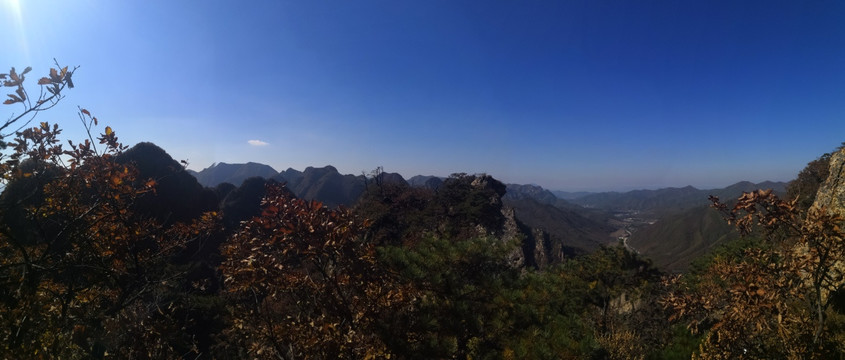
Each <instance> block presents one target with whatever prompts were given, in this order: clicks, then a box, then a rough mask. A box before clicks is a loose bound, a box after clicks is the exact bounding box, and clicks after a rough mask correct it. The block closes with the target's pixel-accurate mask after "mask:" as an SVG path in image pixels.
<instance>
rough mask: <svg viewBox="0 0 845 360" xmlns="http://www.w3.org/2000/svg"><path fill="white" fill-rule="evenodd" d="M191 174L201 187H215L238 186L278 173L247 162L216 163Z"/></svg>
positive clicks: (267, 166) (270, 168)
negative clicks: (256, 178)
mask: <svg viewBox="0 0 845 360" xmlns="http://www.w3.org/2000/svg"><path fill="white" fill-rule="evenodd" d="M193 174H194V176H195V177H196V178H197V181H199V183H200V184H202V185H203V186H207V187H215V186H217V185H219V184H222V183H230V184H232V185H235V186H240V185H241V183H242V182H244V180H246V179H247V178H251V177H255V176H259V177H263V178H265V179H269V178H272V177H274V176H276V175H278V174H279V172H278V171H276V170H275V169H273V168H272V167H270V166H269V165H264V164H259V163H254V162H248V163H246V164H227V163H217V164H214V165H211V166H209V167H207V168H205V169H203V170H202V171H200V172H193Z"/></svg>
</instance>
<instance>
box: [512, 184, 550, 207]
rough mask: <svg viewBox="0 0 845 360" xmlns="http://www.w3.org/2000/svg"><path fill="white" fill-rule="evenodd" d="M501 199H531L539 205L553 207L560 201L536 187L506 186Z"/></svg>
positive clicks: (546, 191) (548, 192)
mask: <svg viewBox="0 0 845 360" xmlns="http://www.w3.org/2000/svg"><path fill="white" fill-rule="evenodd" d="M502 199H511V200H524V199H533V200H535V201H537V202H539V203H541V204H550V205H554V204H556V203H558V202H559V201H561V199H559V198H558V197H557V196H555V194H553V193H552V192H551V191H549V190H546V189H544V188H542V187H540V186H538V185H520V184H507V192H506V193H505V196H503V197H502Z"/></svg>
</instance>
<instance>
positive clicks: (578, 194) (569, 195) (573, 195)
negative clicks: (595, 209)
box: [552, 190, 595, 200]
mask: <svg viewBox="0 0 845 360" xmlns="http://www.w3.org/2000/svg"><path fill="white" fill-rule="evenodd" d="M552 194H555V196H557V197H558V198H559V199H563V200H572V199H577V198H582V197H585V196H587V195H592V194H595V193H593V192H589V191H575V192H569V191H560V190H552Z"/></svg>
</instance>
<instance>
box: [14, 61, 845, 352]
mask: <svg viewBox="0 0 845 360" xmlns="http://www.w3.org/2000/svg"><path fill="white" fill-rule="evenodd" d="M28 72H29V69H27V70H26V71H24V72H23V73H20V74H18V73H16V72H15V69H14V68H13V69H12V70H11V71H10V72H9V73H7V74H0V80H5V81H4V86H5V87H7V88H11V89H12V91H13V92H14V94H11V95H10V96H9V100H7V101H6V103H7V104H9V105H13V106H22V108H23V111H22V112H21V114H20V115H18V116H12V117H10V118H9V119H8V121H7V122H6V123H5V125H3V126H2V127H0V131H2V130H4V129H12V128H14V127H19V129H17V131H14V132H12V133H9V134H8V135H4V136H3V139H2V140H3V141H4V143H3V146H4V149H5V151H4V152H3V155H2V156H3V157H2V159H1V160H2V162H0V175H1V176H2V180H3V184H4V189H3V192H2V195H0V254H2V256H0V338H2V344H3V345H2V348H0V357H3V358H64V359H83V358H86V359H87V358H101V359H102V358H120V359H122V358H133V359H138V358H140V359H164V358H189V359H195V358H219V359H240V358H281V359H298V358H317V359H323V358H353V359H358V358H363V359H376V358H385V359H386V358H409V359H410V358H414V359H416V358H419V359H430V358H460V359H470V358H473V359H479V358H485V359H501V358H504V359H561V358H563V359H566V358H571V359H583V358H586V359H589V358H594V359H682V358H690V357H697V358H713V359H723V358H835V357H841V356H842V353H843V351H845V343H843V341H845V336H843V335H845V332H843V326H845V317H843V313H842V312H843V311H845V306H843V300H842V299H843V297H842V291H841V288H842V278H843V273H842V270H841V262H842V260H843V259H842V257H843V254H845V248H843V246H845V242H843V235H842V230H841V229H840V228H839V227H838V225H839V224H840V223H841V221H842V219H841V218H839V217H838V216H835V215H831V214H828V213H827V212H825V211H823V210H820V209H817V208H811V207H809V206H804V205H802V204H804V203H805V202H806V201H807V200H806V199H807V198H806V194H807V193H810V192H812V189H817V188H818V184H819V183H820V180H819V179H820V178H821V176H820V175H819V174H821V170H818V169H820V168H821V167H822V166H821V165H820V164H818V163H815V162H814V163H811V165H810V166H809V167H808V170H805V171H804V172H802V173H801V174H800V175H799V179H798V180H796V182H794V184H795V185H794V186H793V187H791V188H790V192H791V193H793V192H794V193H796V194H800V195H801V196H799V197H796V198H795V199H797V200H789V201H787V200H782V199H780V198H778V197H777V196H775V195H774V194H772V193H771V192H766V191H755V192H750V193H746V194H744V195H743V196H742V197H741V198H740V199H739V200H738V201H737V203H736V204H735V205H733V206H728V205H725V204H724V203H723V202H722V201H720V200H718V199H715V198H714V199H713V204H714V206H715V207H716V209H717V210H718V211H720V212H721V213H722V215H723V217H724V218H725V219H726V220H727V221H728V222H729V223H730V224H732V225H735V226H736V227H737V228H738V229H739V231H740V232H741V233H742V234H743V235H745V236H744V237H742V238H741V239H739V240H734V241H727V242H726V245H724V246H722V247H720V248H719V249H718V250H716V251H714V252H712V253H711V254H710V255H708V256H707V257H705V258H701V259H699V260H697V261H696V262H695V263H694V265H693V266H692V269H691V270H690V271H689V272H688V273H686V274H683V275H672V276H670V275H666V274H662V273H661V272H659V271H657V270H656V269H655V268H654V267H653V266H652V265H651V263H650V262H649V261H647V260H644V259H642V258H640V257H639V256H638V255H637V254H635V253H632V252H630V251H628V250H626V248H625V247H623V246H610V247H599V248H597V249H596V250H595V251H593V252H591V253H588V254H583V255H579V256H577V257H571V258H566V259H563V260H560V259H557V260H556V261H553V262H549V263H547V264H545V265H546V266H543V267H542V268H541V267H539V266H538V265H537V262H536V261H535V262H532V261H530V259H528V258H526V255H525V254H527V253H530V252H531V251H533V249H528V250H531V251H527V252H526V249H525V246H526V245H525V244H526V242H525V241H524V239H525V238H526V237H529V236H533V235H532V234H531V232H530V231H526V229H525V226H524V225H522V224H519V223H514V222H513V221H512V220H511V219H510V218H509V217H508V215H507V212H506V211H503V202H502V196H503V195H504V193H505V186H504V185H503V184H502V183H500V182H498V181H497V180H495V179H493V178H492V177H490V176H486V175H467V174H454V175H453V176H451V177H450V178H448V179H446V180H444V181H443V182H442V183H440V184H438V186H436V187H411V186H409V185H408V184H407V183H400V182H390V181H383V178H380V176H381V173H380V172H379V171H376V172H374V174H373V175H372V178H371V179H370V181H368V182H367V186H366V189H364V190H363V191H364V193H363V196H362V197H361V199H360V200H359V201H358V203H357V204H356V206H354V207H352V208H349V209H347V208H343V207H339V208H331V207H327V206H324V205H323V204H321V203H319V202H316V201H306V200H303V199H299V198H296V197H295V196H294V195H293V193H292V192H291V191H290V190H288V189H287V188H286V187H285V185H283V184H281V183H279V182H276V181H272V180H271V181H264V180H260V179H248V180H246V181H245V182H244V183H243V185H242V186H241V187H238V188H235V187H226V186H220V187H218V188H215V189H204V188H202V187H201V186H199V185H198V183H197V182H196V180H195V179H193V178H192V177H190V176H189V175H188V174H187V173H186V172H185V171H184V169H183V168H182V167H181V166H180V165H179V164H178V163H177V162H175V161H173V160H172V159H170V158H169V156H166V154H164V153H163V152H162V151H160V149H158V148H157V147H154V146H153V145H151V144H142V145H141V146H140V147H135V148H133V149H131V150H127V149H126V147H124V146H123V145H121V144H120V143H119V142H118V138H117V136H116V132H115V131H114V130H113V129H111V128H110V127H105V128H104V129H103V131H102V133H101V134H100V135H99V136H98V137H96V138H95V135H94V132H95V131H96V129H97V128H98V120H97V119H96V118H95V117H93V116H92V115H91V113H90V112H89V111H88V110H85V109H80V112H79V117H80V119H81V120H82V126H84V129H85V130H87V132H88V134H89V139H83V141H81V142H69V143H68V145H69V146H68V147H64V143H63V141H62V140H61V139H60V135H61V129H60V128H59V126H57V125H55V124H54V125H51V124H48V123H47V122H41V123H39V124H37V126H34V127H28V122H29V121H31V120H32V118H31V117H29V118H27V116H33V115H34V114H37V113H38V112H39V111H42V110H44V109H46V108H48V107H49V106H50V105H51V104H54V103H55V101H58V100H60V99H61V97H62V96H63V95H62V94H63V91H64V90H65V89H66V88H70V87H72V82H71V76H72V74H73V70H68V69H67V68H61V67H59V68H58V69H51V71H50V74H49V76H47V77H44V78H42V79H41V80H39V81H38V84H39V86H42V88H44V89H46V90H44V92H42V95H41V97H40V98H36V99H31V98H30V97H29V95H28V93H27V92H26V90H25V88H24V87H23V84H24V80H25V77H24V76H25V75H26V74H27V73H28ZM7 131H8V130H7ZM825 160H826V159H825ZM435 188H436V189H435ZM793 189H795V190H793Z"/></svg>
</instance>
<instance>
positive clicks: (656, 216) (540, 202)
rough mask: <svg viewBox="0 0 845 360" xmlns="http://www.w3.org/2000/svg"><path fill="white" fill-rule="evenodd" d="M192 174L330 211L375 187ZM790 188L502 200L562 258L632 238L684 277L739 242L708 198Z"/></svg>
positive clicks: (433, 181) (336, 176)
mask: <svg viewBox="0 0 845 360" xmlns="http://www.w3.org/2000/svg"><path fill="white" fill-rule="evenodd" d="M193 174H194V176H195V177H196V178H197V181H199V182H200V184H202V185H204V186H206V187H216V188H217V189H218V192H220V191H222V190H220V189H227V190H226V192H228V191H232V189H235V188H238V185H240V184H241V183H243V182H244V180H246V179H250V178H254V177H261V178H264V179H268V180H272V181H278V182H281V183H286V184H287V188H288V189H289V190H290V191H291V192H293V193H294V195H296V196H297V197H300V198H304V199H306V200H318V201H321V202H323V203H324V204H326V205H327V206H332V207H334V206H340V205H343V206H347V207H350V206H354V205H355V204H356V202H357V201H358V199H359V198H360V196H361V194H363V192H364V191H365V189H366V187H367V186H368V183H369V184H372V183H373V179H368V178H367V177H365V176H364V175H349V174H346V175H344V174H341V173H340V172H338V170H337V169H336V168H335V167H333V166H330V165H328V166H324V167H307V168H306V169H305V170H303V171H299V170H296V169H292V168H289V169H287V170H284V171H282V172H276V171H275V170H274V169H273V168H272V167H270V166H267V165H263V164H258V163H246V164H226V163H218V164H215V165H212V166H210V167H208V168H206V169H203V170H202V171H200V172H195V173H193ZM379 176H380V180H379V181H382V182H390V183H396V184H401V185H408V186H412V187H419V188H428V189H437V188H438V187H439V186H440V185H441V184H442V183H443V182H444V180H445V179H446V178H442V177H437V176H423V175H417V176H414V177H411V178H409V179H407V180H405V178H403V177H402V176H401V175H399V174H396V173H380V175H379ZM221 183H231V184H234V185H236V186H228V185H221ZM259 184H260V182H254V183H253V184H251V185H250V188H252V189H253V190H240V191H238V192H234V193H233V194H234V195H237V196H238V197H241V196H243V195H241V194H243V193H250V194H254V195H252V196H251V197H250V198H256V197H257V196H258V195H255V194H257V193H256V191H259V192H260V185H259ZM244 185H246V183H244ZM786 185H787V183H784V182H770V181H767V182H762V183H756V184H755V183H752V182H748V181H742V182H738V183H736V184H733V185H731V186H728V187H725V188H722V189H708V190H702V189H697V188H695V187H692V186H686V187H681V188H663V189H657V190H634V191H629V192H624V193H622V192H602V193H586V192H581V193H568V192H552V191H550V190H547V189H544V188H542V187H540V186H538V185H533V184H530V185H523V184H507V185H506V193H505V195H504V196H503V197H502V202H503V203H504V205H505V206H507V207H509V208H511V209H513V210H514V212H515V215H516V217H517V218H518V219H519V221H520V222H521V223H523V224H525V225H526V226H528V227H530V228H532V229H538V230H541V231H543V232H544V233H545V234H546V235H545V236H547V237H548V238H549V239H550V240H551V241H554V242H556V243H560V244H563V245H562V246H563V247H564V249H565V251H564V252H566V253H567V254H569V255H574V254H578V253H583V252H591V251H594V250H596V249H598V248H599V247H600V246H603V245H609V244H613V243H615V242H616V241H617V239H616V237H614V236H611V234H614V235H619V234H623V233H626V232H627V233H628V235H629V236H627V240H626V244H627V245H628V246H629V247H630V248H631V249H633V250H635V251H637V252H639V253H640V254H641V255H643V256H645V257H648V258H651V259H652V260H653V261H654V263H655V264H656V265H658V266H659V267H661V268H663V269H666V270H670V271H682V270H684V269H686V267H687V266H688V265H689V263H690V261H692V260H693V259H695V258H697V257H699V256H701V255H702V254H704V253H706V252H707V251H709V250H710V249H712V248H713V247H714V246H717V245H718V244H721V243H723V242H725V241H727V240H730V239H733V238H736V237H737V235H736V234H734V233H732V232H731V227H730V226H728V225H727V224H726V223H725V222H724V221H723V220H722V219H721V218H720V217H719V215H718V213H717V212H715V211H714V210H712V209H710V208H709V207H708V204H709V201H708V197H709V196H710V195H713V196H718V197H719V198H721V199H723V200H730V199H735V198H737V197H739V196H740V195H741V194H742V193H743V192H748V191H752V190H756V189H761V188H762V189H773V190H774V191H775V192H776V193H779V194H783V193H785V189H786ZM564 198H565V199H564ZM253 200H254V199H253ZM229 204H230V205H229V206H234V205H231V204H237V202H235V201H233V200H231V199H230V200H229ZM224 207H225V206H224ZM631 217H634V219H633V221H634V223H637V222H639V223H638V224H637V225H636V226H632V222H631V220H632V218H631ZM646 219H649V220H646ZM238 220H240V219H238ZM647 223H648V225H646V224H647Z"/></svg>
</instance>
